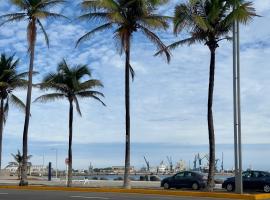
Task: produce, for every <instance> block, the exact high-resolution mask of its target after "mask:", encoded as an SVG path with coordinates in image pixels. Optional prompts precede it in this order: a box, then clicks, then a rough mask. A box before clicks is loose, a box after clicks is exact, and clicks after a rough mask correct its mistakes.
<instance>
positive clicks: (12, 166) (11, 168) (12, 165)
mask: <svg viewBox="0 0 270 200" xmlns="http://www.w3.org/2000/svg"><path fill="white" fill-rule="evenodd" d="M18 167H19V165H18V163H16V162H9V163H8V165H7V166H6V167H5V168H4V171H5V172H7V173H9V174H16V173H17V171H18ZM31 167H32V163H31V162H28V163H27V173H28V174H30V171H31V170H30V169H31Z"/></svg>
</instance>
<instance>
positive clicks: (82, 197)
mask: <svg viewBox="0 0 270 200" xmlns="http://www.w3.org/2000/svg"><path fill="white" fill-rule="evenodd" d="M71 198H81V199H104V200H106V199H110V198H106V197H84V196H71Z"/></svg>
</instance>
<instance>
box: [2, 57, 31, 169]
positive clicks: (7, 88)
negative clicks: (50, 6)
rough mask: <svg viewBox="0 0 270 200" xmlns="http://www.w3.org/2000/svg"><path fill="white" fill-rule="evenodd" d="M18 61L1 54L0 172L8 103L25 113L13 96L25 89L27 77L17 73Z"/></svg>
mask: <svg viewBox="0 0 270 200" xmlns="http://www.w3.org/2000/svg"><path fill="white" fill-rule="evenodd" d="M18 63H19V59H17V60H14V55H13V56H10V57H8V56H6V55H5V54H1V57H0V102H1V103H0V170H1V161H2V139H3V129H4V124H5V122H6V120H7V116H8V110H9V102H11V104H13V105H15V106H17V107H18V108H19V109H21V110H23V111H25V105H24V103H23V102H22V101H21V100H20V99H19V98H18V97H17V96H16V95H14V94H13V90H14V89H16V88H20V87H25V86H26V85H27V81H26V80H25V79H24V78H26V77H27V76H28V73H27V72H24V73H18V71H17V68H18Z"/></svg>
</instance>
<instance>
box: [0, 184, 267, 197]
mask: <svg viewBox="0 0 270 200" xmlns="http://www.w3.org/2000/svg"><path fill="white" fill-rule="evenodd" d="M0 189H15V190H41V191H67V192H89V193H91V192H95V193H99V192H100V193H126V194H150V195H160V196H178V197H208V198H223V199H224V198H225V199H250V200H257V199H270V194H234V193H221V192H194V191H179V190H152V189H130V190H128V189H120V188H79V187H71V188H68V187H47V186H28V187H19V186H0Z"/></svg>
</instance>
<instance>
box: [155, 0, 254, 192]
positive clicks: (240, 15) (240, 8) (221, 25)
mask: <svg viewBox="0 0 270 200" xmlns="http://www.w3.org/2000/svg"><path fill="white" fill-rule="evenodd" d="M233 7H235V9H234V10H233ZM254 16H256V13H255V9H254V8H253V7H252V2H246V1H244V0H189V1H188V2H186V3H180V4H178V5H177V6H176V7H175V13H174V33H175V34H176V35H178V34H179V33H180V32H182V31H187V32H188V33H189V36H190V37H188V38H187V39H184V40H180V41H177V42H175V43H173V44H171V45H169V46H168V48H167V49H170V50H173V49H175V48H176V47H179V46H181V45H185V44H187V45H192V44H195V43H202V44H204V45H206V46H207V47H208V49H209V50H210V54H211V60H210V70H209V71H210V72H209V91H208V114H207V116H208V132H209V173H208V181H207V190H209V191H212V190H213V187H214V173H215V161H216V160H215V133H214V123H213V113H212V105H213V93H214V78H215V63H216V49H217V48H218V47H219V45H218V44H219V42H220V41H221V40H229V39H231V35H230V32H231V31H232V28H233V23H234V21H235V20H237V21H239V22H241V23H243V24H246V23H247V22H249V21H250V20H251V19H252V18H253V17H254ZM159 53H162V51H160V52H158V53H157V54H159Z"/></svg>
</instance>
